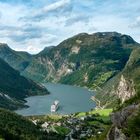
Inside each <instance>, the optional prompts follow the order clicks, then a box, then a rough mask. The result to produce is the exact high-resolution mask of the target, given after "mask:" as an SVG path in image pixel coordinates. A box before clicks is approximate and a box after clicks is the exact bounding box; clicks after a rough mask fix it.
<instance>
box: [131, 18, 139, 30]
mask: <svg viewBox="0 0 140 140" xmlns="http://www.w3.org/2000/svg"><path fill="white" fill-rule="evenodd" d="M129 27H130V28H132V29H134V28H139V27H140V16H138V17H137V18H136V19H135V21H134V22H133V23H132V24H130V25H129Z"/></svg>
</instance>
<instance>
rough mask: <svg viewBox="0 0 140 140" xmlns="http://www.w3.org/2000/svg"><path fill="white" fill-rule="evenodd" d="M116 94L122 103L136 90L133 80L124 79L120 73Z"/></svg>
mask: <svg viewBox="0 0 140 140" xmlns="http://www.w3.org/2000/svg"><path fill="white" fill-rule="evenodd" d="M116 94H117V96H118V97H119V99H121V101H122V103H124V101H126V100H128V99H130V98H131V97H132V96H134V95H135V94H136V92H135V89H134V84H133V81H130V80H129V81H128V80H126V79H125V78H124V76H123V75H122V76H121V80H120V82H119V85H118V88H117V92H116Z"/></svg>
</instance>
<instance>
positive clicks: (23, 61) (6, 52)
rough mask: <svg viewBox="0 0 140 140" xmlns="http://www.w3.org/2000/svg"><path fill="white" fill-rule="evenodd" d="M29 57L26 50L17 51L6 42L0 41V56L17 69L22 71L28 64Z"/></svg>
mask: <svg viewBox="0 0 140 140" xmlns="http://www.w3.org/2000/svg"><path fill="white" fill-rule="evenodd" d="M31 57H32V56H31V55H30V54H29V53H27V52H17V51H14V50H12V49H11V48H9V46H8V45H7V44H4V43H0V58H2V59H3V60H4V61H5V62H7V63H8V64H9V65H10V66H12V67H13V68H14V69H16V70H18V71H23V70H24V69H25V68H26V67H27V66H28V64H29V62H30V60H31Z"/></svg>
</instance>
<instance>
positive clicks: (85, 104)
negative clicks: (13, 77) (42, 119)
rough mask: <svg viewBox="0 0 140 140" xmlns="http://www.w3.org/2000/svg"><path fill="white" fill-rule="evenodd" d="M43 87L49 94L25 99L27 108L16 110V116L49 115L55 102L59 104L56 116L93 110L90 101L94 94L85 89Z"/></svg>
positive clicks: (58, 85)
mask: <svg viewBox="0 0 140 140" xmlns="http://www.w3.org/2000/svg"><path fill="white" fill-rule="evenodd" d="M44 85H45V86H46V88H47V89H48V90H49V91H50V93H51V94H49V95H45V96H32V97H29V98H26V101H27V103H26V104H27V105H28V106H29V108H25V109H21V110H17V111H16V112H17V113H18V114H21V115H24V116H28V115H45V114H50V113H51V112H50V107H51V104H52V103H53V102H54V101H55V100H59V102H60V107H59V109H58V111H57V113H58V114H71V113H75V112H82V111H89V110H91V109H92V108H95V103H94V102H93V101H92V100H91V99H90V98H91V96H92V95H94V94H93V92H91V91H88V90H87V89H85V88H80V87H75V86H69V85H62V84H52V83H47V84H44Z"/></svg>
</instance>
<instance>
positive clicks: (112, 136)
mask: <svg viewBox="0 0 140 140" xmlns="http://www.w3.org/2000/svg"><path fill="white" fill-rule="evenodd" d="M106 140H127V138H126V136H125V135H124V134H123V133H122V131H121V130H120V129H118V128H117V127H112V128H111V129H110V131H109V134H108V135H107V139H106Z"/></svg>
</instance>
